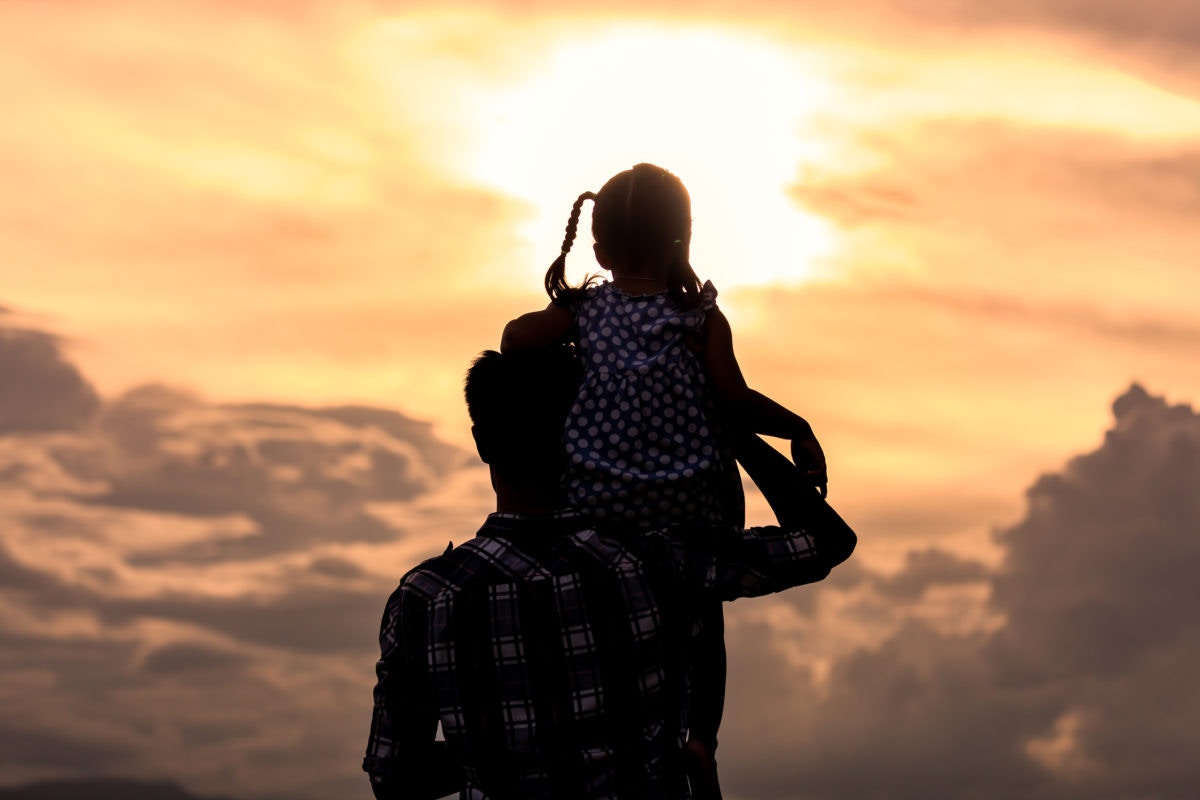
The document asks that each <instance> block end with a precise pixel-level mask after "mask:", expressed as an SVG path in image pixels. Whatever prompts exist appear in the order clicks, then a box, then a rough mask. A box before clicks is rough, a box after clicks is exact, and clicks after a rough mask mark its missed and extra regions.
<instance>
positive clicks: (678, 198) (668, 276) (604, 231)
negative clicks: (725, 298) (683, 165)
mask: <svg viewBox="0 0 1200 800" xmlns="http://www.w3.org/2000/svg"><path fill="white" fill-rule="evenodd" d="M585 200H593V201H594V203H595V205H594V207H593V209H592V238H593V239H595V242H596V254H597V257H598V258H600V259H601V263H602V264H603V265H604V266H605V267H607V268H611V269H621V270H625V271H628V272H632V273H637V274H644V273H645V272H647V271H657V270H662V277H664V278H665V280H666V282H667V288H668V289H669V290H670V292H671V294H672V296H673V297H674V298H675V300H676V302H679V303H680V304H681V305H685V306H690V305H694V304H695V302H696V301H697V300H698V299H699V292H700V280H699V279H698V278H697V277H696V273H695V272H694V271H693V270H692V267H691V264H690V263H689V260H688V250H689V245H690V244H691V239H692V201H691V198H690V197H689V196H688V192H687V189H686V188H685V187H684V185H683V181H681V180H679V178H677V177H676V176H675V175H672V174H671V173H670V172H668V171H667V170H665V169H663V168H662V167H657V166H655V165H653V164H638V165H637V166H635V167H634V168H633V169H628V170H625V171H624V172H619V173H617V174H616V175H614V176H613V177H612V178H610V179H609V180H608V182H607V183H605V184H604V186H603V187H601V189H600V191H599V192H597V193H595V194H592V193H591V192H584V193H583V194H581V195H580V196H579V198H578V199H577V200H576V201H575V204H574V205H573V206H572V207H571V217H570V219H569V221H568V222H567V229H566V231H567V235H566V238H565V239H563V244H562V252H561V254H560V255H559V257H558V258H557V259H555V261H554V263H553V264H551V266H550V269H549V270H548V271H547V272H546V292H547V293H548V294H549V295H550V298H551V299H552V300H554V301H556V302H570V301H571V300H573V299H574V297H576V296H578V294H579V293H580V292H582V291H583V290H584V289H585V288H586V287H587V285H588V284H589V283H590V282H591V278H589V279H588V280H587V281H585V283H584V285H583V286H581V287H571V286H570V285H569V284H568V283H567V282H566V278H565V272H566V256H567V253H568V252H569V251H570V249H571V245H572V244H573V243H574V241H575V233H576V230H577V228H578V225H579V213H580V210H581V208H582V207H583V203H584V201H585Z"/></svg>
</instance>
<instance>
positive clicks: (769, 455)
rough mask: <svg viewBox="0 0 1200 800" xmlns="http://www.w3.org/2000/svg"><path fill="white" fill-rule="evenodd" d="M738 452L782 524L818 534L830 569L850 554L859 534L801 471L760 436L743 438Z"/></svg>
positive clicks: (785, 526)
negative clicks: (830, 505) (831, 506)
mask: <svg viewBox="0 0 1200 800" xmlns="http://www.w3.org/2000/svg"><path fill="white" fill-rule="evenodd" d="M735 455H736V456H737V459H738V462H740V463H741V465H742V467H743V468H745V470H746V474H748V475H749V476H750V480H752V481H754V484H755V486H757V487H758V489H759V491H760V492H762V494H763V497H764V498H765V499H766V501H767V505H769V506H770V507H771V511H773V512H775V518H776V519H777V520H778V521H779V524H780V525H781V526H782V527H784V528H788V529H792V530H795V529H805V530H806V531H807V532H808V533H809V534H810V535H813V536H815V537H816V539H817V543H818V545H819V549H820V550H821V559H822V560H823V561H825V562H826V563H827V564H828V566H829V568H830V569H832V568H833V567H836V566H837V565H838V564H840V563H842V562H843V561H845V560H846V559H847V558H849V557H850V554H851V553H853V552H854V548H855V546H856V545H857V544H858V537H857V536H856V535H855V533H854V531H853V530H851V529H850V526H849V525H847V524H846V523H845V521H844V520H843V519H842V518H841V517H840V516H838V514H837V512H836V511H834V510H833V509H832V508H830V507H829V503H827V502H825V500H824V499H823V498H822V497H821V496H820V494H819V493H818V491H817V490H816V489H815V488H814V487H813V485H812V480H811V479H810V478H809V477H808V476H806V475H805V473H804V472H803V471H802V470H800V469H799V468H798V467H796V466H795V465H794V464H792V462H790V461H788V459H787V457H786V456H784V455H783V454H781V453H780V452H779V451H778V450H776V449H775V448H773V447H771V445H769V444H767V443H766V442H764V441H763V440H762V437H759V436H746V437H744V439H743V440H742V441H739V442H738V445H737V448H736V451H735Z"/></svg>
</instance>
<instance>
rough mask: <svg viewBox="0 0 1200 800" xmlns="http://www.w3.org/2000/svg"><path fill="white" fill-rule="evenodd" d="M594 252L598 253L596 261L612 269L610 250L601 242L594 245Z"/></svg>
mask: <svg viewBox="0 0 1200 800" xmlns="http://www.w3.org/2000/svg"><path fill="white" fill-rule="evenodd" d="M592 252H593V253H595V254H596V263H597V264H599V265H600V266H602V267H604V268H605V269H612V260H611V259H609V257H608V251H607V250H605V249H604V246H603V245H601V244H600V243H599V242H596V243H595V244H593V245H592Z"/></svg>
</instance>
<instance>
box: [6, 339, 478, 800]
mask: <svg viewBox="0 0 1200 800" xmlns="http://www.w3.org/2000/svg"><path fill="white" fill-rule="evenodd" d="M4 333H5V334H6V336H7V338H3V339H0V352H2V353H3V358H6V359H7V360H6V361H4V363H5V364H7V365H8V366H9V368H10V369H9V377H11V378H13V380H15V381H18V382H23V383H24V384H26V385H30V386H37V387H40V388H39V389H38V391H43V392H46V393H51V390H52V389H53V390H55V391H57V390H62V391H63V392H65V393H66V394H67V395H68V396H73V397H75V398H76V402H74V403H73V404H70V403H65V402H64V403H60V404H58V405H53V404H51V406H50V407H51V410H52V411H53V412H54V413H53V414H51V415H48V416H45V417H41V418H36V417H32V416H30V415H29V414H26V415H25V416H24V417H20V418H19V419H20V426H21V430H20V433H19V435H9V436H7V437H3V438H2V439H0V476H2V480H0V519H2V520H3V527H4V534H5V540H4V542H3V543H0V583H3V586H4V593H3V596H2V597H0V704H2V705H3V706H4V708H5V722H4V724H3V725H0V773H2V774H3V775H4V776H5V777H6V779H7V780H8V782H12V781H13V780H15V779H20V777H21V776H28V777H37V776H39V775H46V774H56V775H74V776H86V775H92V774H123V775H129V776H131V777H139V778H148V779H152V778H159V777H163V776H167V775H169V776H172V777H176V778H178V779H180V780H182V781H184V782H185V783H187V784H188V785H195V786H201V787H204V786H209V787H216V788H215V791H221V790H222V789H223V788H230V787H236V788H238V789H239V790H242V789H246V788H247V787H250V790H251V791H252V792H255V793H257V794H258V795H259V796H263V795H264V794H266V795H270V794H271V793H274V794H275V795H276V796H286V797H291V798H303V797H322V796H341V795H345V794H347V792H348V791H350V790H351V787H359V788H361V787H362V785H363V784H362V783H361V780H360V777H359V775H358V773H357V770H356V763H357V759H358V758H359V757H360V751H361V746H362V738H363V736H364V735H365V734H364V733H363V731H362V730H361V726H362V725H363V724H364V723H363V720H365V719H366V718H367V713H368V707H369V702H370V682H371V678H372V672H371V664H372V663H373V660H374V657H375V651H376V646H375V639H376V635H377V633H378V624H379V614H380V613H381V611H382V607H383V602H384V600H385V599H386V597H387V594H388V592H389V591H390V590H391V589H392V588H393V587H394V582H395V580H396V579H397V577H398V576H399V574H400V573H401V572H403V567H404V564H403V563H396V564H395V565H394V568H389V567H388V566H387V564H388V563H389V562H388V561H387V559H390V558H394V557H395V553H396V552H397V550H396V549H395V548H396V547H401V548H404V547H409V548H411V552H413V553H418V554H419V553H422V552H424V551H423V550H422V544H421V541H420V540H419V535H418V540H417V541H415V542H412V543H409V542H408V539H409V538H411V537H412V536H413V535H414V534H413V532H412V531H411V530H410V529H409V528H408V527H406V524H405V523H404V522H403V521H398V520H403V519H405V518H406V516H405V515H406V514H407V517H409V518H412V519H414V520H416V523H415V524H416V525H417V527H418V528H420V527H421V526H426V525H429V524H430V523H429V521H428V518H429V517H430V515H433V516H435V517H436V516H437V515H438V514H446V513H449V514H450V515H451V517H453V511H450V512H447V509H445V508H443V507H442V506H439V505H437V503H438V502H443V503H444V502H445V501H435V500H431V499H430V498H431V497H432V496H433V495H434V494H435V493H436V492H437V491H438V490H439V488H440V487H441V484H442V482H443V481H445V480H451V479H454V478H455V476H458V475H459V474H462V473H463V467H465V466H468V465H474V464H475V460H474V459H473V458H468V456H467V454H466V453H464V452H463V451H461V450H459V449H457V448H455V447H452V446H449V445H447V444H445V443H443V442H441V441H440V440H438V439H437V438H436V437H435V436H434V434H433V431H432V427H431V426H430V425H428V424H426V423H422V422H418V421H416V420H412V419H410V418H408V417H406V416H405V415H403V414H401V413H399V412H395V411H391V410H389V409H380V408H370V407H366V406H344V407H332V408H315V409H312V408H303V407H296V406H287V405H279V404H275V405H266V404H242V405H228V404H214V403H210V402H208V401H206V400H204V399H203V398H201V397H199V396H197V395H195V394H192V393H189V392H185V391H180V390H177V389H174V388H171V387H167V386H143V387H139V388H137V389H134V390H132V391H129V392H127V393H125V394H123V395H121V396H120V397H117V398H114V399H112V400H109V401H102V400H101V399H99V398H97V397H96V395H95V393H94V392H93V391H92V390H91V389H90V387H88V385H87V383H86V380H85V379H83V378H82V376H80V374H79V372H78V370H77V369H76V368H75V367H74V366H73V365H71V364H70V363H69V361H68V360H67V359H66V358H65V357H64V356H63V354H62V353H61V350H60V347H59V343H58V340H57V339H56V338H54V337H53V336H51V335H49V334H43V333H39V332H25V331H20V332H18V334H12V332H11V330H9V329H5V330H4ZM14 343H15V344H14ZM4 348H7V349H4ZM14 354H15V355H14ZM64 376H66V377H65V378H64ZM4 385H7V383H5V384H4ZM71 387H75V389H76V390H78V391H75V393H74V394H73V395H72V394H71V393H70V391H68V390H70V389H71ZM80 387H83V388H80ZM79 398H83V399H84V400H87V402H80V401H79V400H78V399H79ZM21 408H25V409H27V410H28V409H29V408H32V404H26V405H25V406H22V407H21ZM30 413H32V412H30ZM5 419H6V421H7V422H9V423H11V421H12V420H14V419H18V417H17V416H15V413H14V414H10V415H9V416H8V417H6V418H5ZM31 419H34V420H35V421H36V420H39V419H40V420H42V421H43V422H44V421H45V420H50V423H52V424H50V423H46V424H43V423H42V422H36V424H34V423H31V422H30V420H31ZM37 425H41V429H40V430H39V429H35V428H36V427H37ZM9 430H10V431H11V430H12V425H11V424H10V425H9ZM472 469H476V468H475V467H472ZM476 471H477V470H476ZM467 472H468V473H470V470H468V471H467ZM470 474H473V473H470ZM430 503H433V505H430ZM459 504H460V505H461V499H459ZM418 505H419V506H420V509H419V510H416V506H418ZM477 521H478V519H477V518H474V519H473V522H476V523H477ZM422 530H423V529H422ZM445 535H446V532H445V531H444V530H438V532H437V537H436V538H437V545H438V546H439V547H440V546H444V538H443V537H444V536H445ZM450 535H463V532H462V531H457V530H455V531H451V532H450ZM403 552H408V551H407V550H404V551H403ZM278 731H282V733H278ZM237 793H240V791H239V792H237Z"/></svg>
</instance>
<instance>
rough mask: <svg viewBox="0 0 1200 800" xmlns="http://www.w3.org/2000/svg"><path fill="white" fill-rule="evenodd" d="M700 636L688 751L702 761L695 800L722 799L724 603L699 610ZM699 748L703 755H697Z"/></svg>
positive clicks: (693, 659) (694, 654)
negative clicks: (720, 739) (719, 777)
mask: <svg viewBox="0 0 1200 800" xmlns="http://www.w3.org/2000/svg"><path fill="white" fill-rule="evenodd" d="M697 617H698V620H697V621H698V623H699V625H700V633H699V635H698V636H696V637H694V638H693V639H692V641H691V646H690V652H689V653H688V656H689V659H688V661H689V664H690V674H691V684H692V700H691V709H690V713H689V718H690V729H689V732H688V743H689V749H691V750H692V755H693V756H694V757H695V758H698V759H700V761H701V763H700V765H699V770H698V772H699V774H698V775H697V774H695V773H696V772H697V771H696V770H693V784H695V783H696V782H697V781H699V782H700V783H701V784H705V783H707V784H709V785H708V786H706V787H703V788H702V787H700V786H695V785H694V786H693V793H694V794H695V795H696V797H698V798H699V797H704V798H720V796H721V790H720V787H719V786H718V784H717V773H716V759H715V755H716V752H717V728H718V727H720V725H721V715H722V713H723V712H724V709H725V669H726V665H725V616H724V614H723V612H722V609H721V602H720V601H719V600H718V601H714V602H712V603H708V604H705V605H704V606H702V607H700V608H699V609H698V610H697ZM697 747H699V749H700V752H696V748H697Z"/></svg>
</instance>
